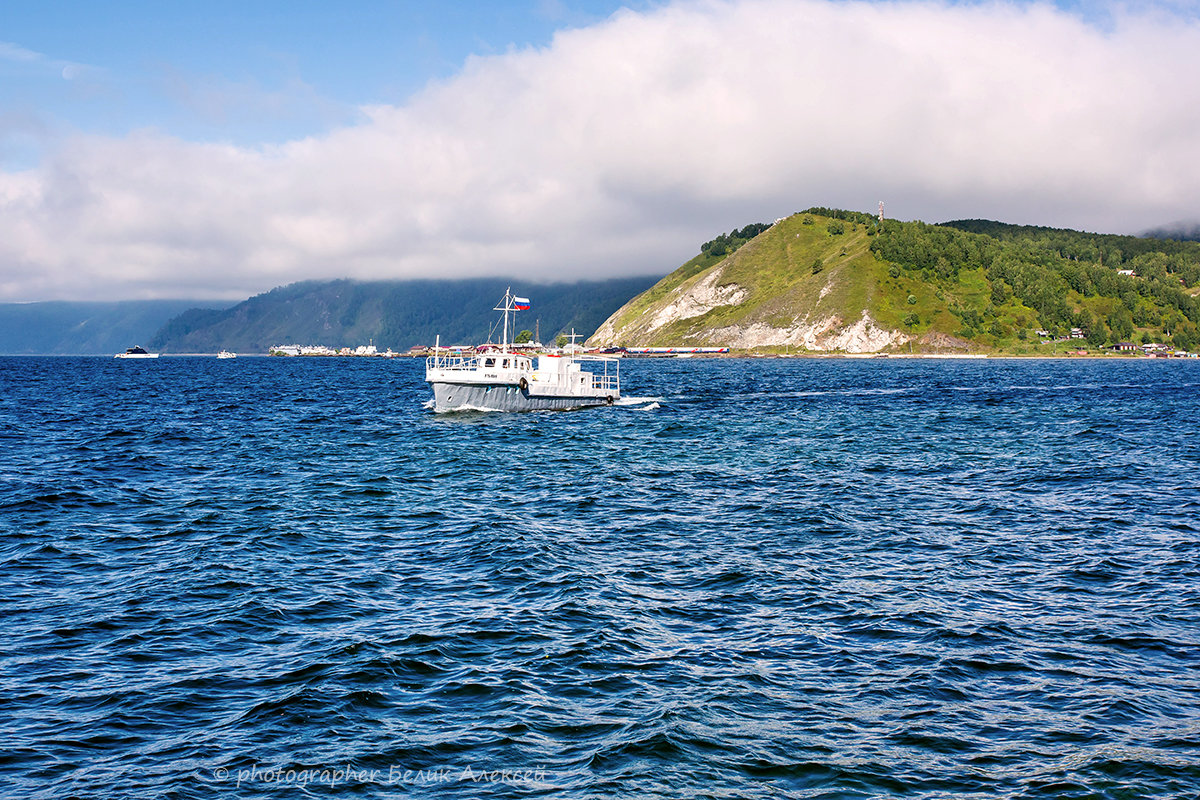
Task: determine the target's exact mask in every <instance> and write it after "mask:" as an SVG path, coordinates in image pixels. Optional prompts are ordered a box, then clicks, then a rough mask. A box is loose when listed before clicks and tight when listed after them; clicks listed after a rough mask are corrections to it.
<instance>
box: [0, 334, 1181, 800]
mask: <svg viewBox="0 0 1200 800" xmlns="http://www.w3.org/2000/svg"><path fill="white" fill-rule="evenodd" d="M423 367H424V365H423V363H421V362H417V361H412V360H407V359H396V360H390V361H389V360H383V359H378V360H365V359H364V360H349V359H337V360H332V359H331V360H317V359H267V358H246V357H243V358H239V359H237V360H233V361H218V360H216V359H212V358H208V359H200V358H162V359H159V360H157V361H120V360H115V359H102V358H8V359H0V566H2V569H0V634H2V636H0V745H2V746H0V787H3V788H0V794H3V795H4V796H6V797H46V798H61V797H68V796H74V797H104V798H111V797H134V798H140V797H146V798H149V797H155V798H157V797H172V798H211V797H228V796H237V797H295V796H306V794H305V793H306V792H307V793H308V794H312V795H317V796H328V795H330V794H338V795H342V794H345V795H348V796H359V797H390V796H397V795H405V794H412V795H417V796H429V797H435V796H436V797H481V796H484V797H539V796H544V797H556V798H557V797H566V798H584V797H601V796H603V797H630V798H635V797H655V796H659V797H697V796H703V797H730V798H732V797H738V798H756V797H761V798H776V797H797V798H875V797H904V798H947V797H956V798H957V797H978V798H993V797H1079V798H1084V797H1087V798H1093V797H1138V798H1148V797H1149V798H1179V797H1194V796H1196V795H1197V793H1198V791H1200V669H1198V668H1200V568H1198V566H1197V564H1198V560H1200V522H1198V520H1200V477H1198V476H1200V472H1198V467H1200V445H1198V441H1200V440H1198V437H1197V436H1196V422H1197V420H1198V419H1200V399H1198V392H1197V390H1198V388H1200V363H1197V362H1149V361H1012V360H1003V361H1002V360H988V361H972V362H930V361H878V360H876V361H857V360H832V359H829V360H827V359H813V360H806V359H795V360H770V359H761V360H699V359H697V360H685V361H680V360H667V361H631V360H626V361H625V362H624V363H623V365H622V376H623V378H624V389H625V393H626V395H627V396H628V397H627V399H626V400H625V401H624V403H623V404H622V405H619V406H615V407H612V408H598V409H590V410H584V411H576V412H539V413H529V414H459V415H436V414H434V413H432V412H431V411H429V410H428V409H427V408H425V407H423V404H424V402H425V401H426V400H427V399H428V398H429V397H430V394H429V392H428V390H427V389H426V388H425V385H424V383H423V380H422V379H423ZM331 786H332V787H333V791H332V792H331V791H330V787H331ZM301 787H303V788H304V791H301Z"/></svg>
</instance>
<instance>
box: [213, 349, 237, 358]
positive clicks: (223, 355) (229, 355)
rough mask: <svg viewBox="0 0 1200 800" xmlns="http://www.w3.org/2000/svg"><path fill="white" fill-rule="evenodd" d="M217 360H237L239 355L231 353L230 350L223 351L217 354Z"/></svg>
mask: <svg viewBox="0 0 1200 800" xmlns="http://www.w3.org/2000/svg"><path fill="white" fill-rule="evenodd" d="M217 358H237V353H231V352H229V351H228V350H222V351H221V352H219V353H217Z"/></svg>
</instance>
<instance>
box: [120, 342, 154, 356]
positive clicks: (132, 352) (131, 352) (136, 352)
mask: <svg viewBox="0 0 1200 800" xmlns="http://www.w3.org/2000/svg"><path fill="white" fill-rule="evenodd" d="M114 358H158V353H147V352H146V350H145V348H142V347H138V346H136V345H135V346H134V347H130V348H129V349H128V350H126V351H125V352H124V353H117V354H116V356H114Z"/></svg>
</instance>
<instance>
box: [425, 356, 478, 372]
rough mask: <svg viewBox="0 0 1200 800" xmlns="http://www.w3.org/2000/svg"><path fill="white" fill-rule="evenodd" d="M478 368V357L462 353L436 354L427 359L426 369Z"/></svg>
mask: <svg viewBox="0 0 1200 800" xmlns="http://www.w3.org/2000/svg"><path fill="white" fill-rule="evenodd" d="M476 366H478V363H477V357H476V356H464V355H462V354H461V353H457V352H456V353H453V354H452V353H434V354H433V355H431V356H429V357H428V358H426V359H425V369H474V368H475V367H476Z"/></svg>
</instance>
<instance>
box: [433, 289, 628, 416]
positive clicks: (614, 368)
mask: <svg viewBox="0 0 1200 800" xmlns="http://www.w3.org/2000/svg"><path fill="white" fill-rule="evenodd" d="M528 309H529V300H528V299H526V298H524V297H517V296H515V295H513V293H512V291H511V290H509V291H506V292H505V293H504V299H503V300H502V301H501V303H500V305H498V306H496V308H494V309H493V310H494V311H501V312H503V313H504V334H503V338H502V339H501V343H500V345H499V347H498V348H495V349H486V350H484V351H483V352H477V353H476V354H474V355H463V354H461V353H458V352H455V353H453V354H452V353H451V352H450V351H449V350H448V349H447V350H443V349H442V347H441V337H438V343H437V344H436V345H435V346H434V352H433V355H431V356H429V358H428V359H426V361H425V380H426V381H427V382H428V383H429V384H430V386H431V387H432V389H433V408H434V410H435V411H439V412H440V411H468V410H473V411H535V410H539V409H569V408H583V407H585V406H601V405H612V404H613V403H614V402H615V401H616V400H618V399H619V398H620V397H621V375H620V361H619V360H618V359H617V358H614V357H612V356H605V355H590V354H589V355H584V354H581V353H578V352H575V350H576V348H574V347H570V348H567V350H566V352H565V353H563V354H561V355H552V354H543V355H539V356H536V359H535V357H534V356H530V355H527V354H525V353H520V352H515V351H514V350H513V348H512V347H510V345H509V341H508V323H509V315H510V314H514V313H517V312H519V311H527V310H528ZM585 366H586V367H589V369H584V367H585Z"/></svg>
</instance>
